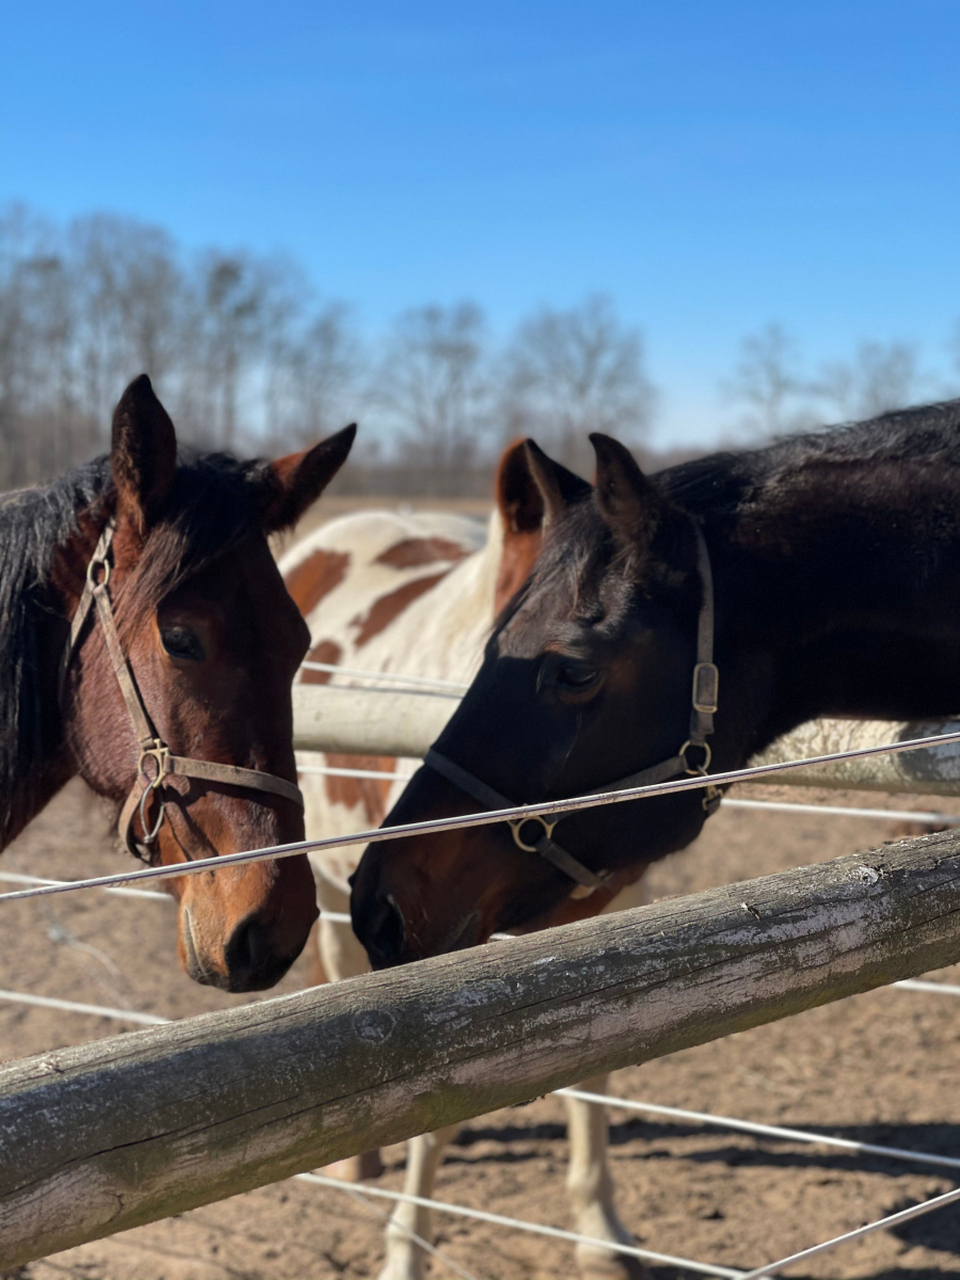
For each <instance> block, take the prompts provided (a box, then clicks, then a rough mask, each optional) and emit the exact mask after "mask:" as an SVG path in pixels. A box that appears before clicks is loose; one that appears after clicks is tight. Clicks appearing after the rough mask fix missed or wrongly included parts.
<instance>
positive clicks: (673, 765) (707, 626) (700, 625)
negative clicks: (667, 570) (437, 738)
mask: <svg viewBox="0 0 960 1280" xmlns="http://www.w3.org/2000/svg"><path fill="white" fill-rule="evenodd" d="M691 523H692V524H693V528H694V532H695V533H696V538H697V569H698V571H699V573H700V584H701V590H702V595H701V600H700V614H699V617H698V619H697V661H696V665H695V666H694V668H693V688H692V690H691V695H690V703H691V707H690V728H689V731H688V735H687V738H686V741H685V742H684V743H683V745H682V746H681V747H680V749H679V751H678V752H677V754H676V755H675V756H671V757H670V758H669V760H662V761H661V762H660V763H659V764H654V765H651V766H650V767H649V768H647V769H641V770H640V771H639V772H638V773H630V774H627V776H626V777H625V778H618V779H617V781H616V782H611V783H608V784H607V785H606V786H604V787H597V788H596V789H595V790H593V791H590V792H588V793H587V794H589V795H594V796H602V795H609V794H610V793H611V792H613V791H623V790H625V789H626V788H628V787H643V786H650V785H652V784H653V783H656V782H666V781H667V779H669V778H675V777H677V776H678V775H679V774H684V773H688V774H702V775H703V776H704V777H706V775H707V770H708V769H709V767H710V744H709V743H708V742H707V738H708V736H709V735H710V734H711V733H713V717H714V715H715V714H716V710H717V697H718V692H719V685H720V673H719V672H718V671H717V668H716V666H715V665H714V661H713V633H714V627H715V618H714V605H713V571H712V570H711V567H710V553H709V551H708V550H707V543H706V540H705V538H704V536H703V530H702V529H701V528H700V523H699V521H698V520H696V519H694V518H693V517H692V516H691ZM691 750H694V751H697V752H699V753H700V756H701V759H700V760H699V762H698V763H696V764H694V763H693V762H691V760H690V758H689V756H688V754H687V753H688V752H689V751H691ZM423 763H424V764H425V765H427V767H428V768H430V769H433V771H434V773H439V774H440V776H441V777H443V778H446V780H447V781H448V782H452V783H453V785H454V786H455V787H458V788H459V789H460V790H461V791H463V792H464V793H465V794H466V795H468V796H472V797H473V799H474V800H479V802H480V803H481V804H482V805H485V806H486V808H488V809H510V808H513V807H514V805H515V804H516V801H514V800H511V799H510V798H509V797H508V796H504V795H501V794H500V792H499V791H496V790H494V788H493V787H491V786H489V785H488V784H487V783H486V782H482V781H481V780H480V779H479V778H475V777H474V776H473V774H472V773H468V772H467V770H466V769H463V768H461V767H460V765H458V764H455V763H454V761H452V760H450V759H448V758H447V757H446V756H445V755H442V754H441V753H440V752H439V751H437V750H436V749H435V748H434V747H431V748H430V750H429V751H428V752H427V754H426V756H425V758H424V761H423ZM720 799H721V796H720V792H719V790H718V789H717V788H716V787H714V786H707V787H705V789H704V797H703V807H704V809H705V810H706V811H707V813H713V812H714V811H715V810H716V809H717V806H718V805H719V804H720ZM563 816H564V815H563V814H560V815H559V816H558V817H556V818H554V819H553V820H552V821H551V820H550V819H549V818H546V817H541V816H539V815H537V816H535V817H531V818H513V819H507V825H508V826H509V827H510V830H511V832H512V833H513V839H514V842H515V843H516V844H517V846H518V847H519V848H521V849H523V850H525V851H526V852H528V853H538V854H539V855H540V857H541V858H545V859H546V860H547V862H549V863H551V864H552V865H553V866H555V867H556V868H557V870H558V871H562V872H563V873H564V875H566V876H569V877H570V879H571V880H575V881H576V882H577V884H579V885H583V887H584V888H585V889H588V890H593V889H599V888H600V887H601V886H602V885H603V884H605V882H606V879H607V875H608V873H607V872H605V871H599V872H594V871H591V870H590V869H589V867H585V866H584V865H583V863H582V862H579V861H578V860H577V859H576V858H575V857H574V856H573V855H572V854H571V853H568V852H567V850H566V849H564V848H563V846H562V845H560V844H558V843H557V842H556V840H554V838H553V830H554V827H556V825H557V823H558V822H560V821H561V820H562V818H563ZM528 822H538V823H539V824H540V826H541V827H542V828H543V834H542V835H541V836H540V837H539V839H537V840H536V841H534V842H533V843H532V844H531V843H528V842H527V841H525V840H523V839H521V836H520V832H521V830H522V828H523V827H524V826H525V825H526V824H527V823H528Z"/></svg>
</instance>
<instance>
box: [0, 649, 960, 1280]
mask: <svg viewBox="0 0 960 1280" xmlns="http://www.w3.org/2000/svg"><path fill="white" fill-rule="evenodd" d="M304 666H305V667H306V668H307V669H308V670H309V669H315V670H318V671H322V672H325V673H329V674H335V675H337V676H338V677H341V678H350V679H369V680H375V681H378V682H380V684H379V685H376V686H373V687H369V686H367V687H368V688H369V691H370V692H377V691H379V688H381V687H382V686H383V684H385V683H386V684H389V683H394V684H406V685H407V686H408V687H410V691H416V692H428V691H429V692H432V693H435V694H437V695H438V696H454V694H458V693H460V692H462V691H463V689H464V688H465V686H462V685H458V684H455V683H454V682H450V681H436V680H430V679H428V678H426V677H402V676H396V677H393V676H391V677H387V676H385V674H384V673H383V672H370V671H363V670H359V669H352V668H337V667H332V666H329V665H328V664H320V663H305V664H304ZM958 742H960V732H955V733H945V734H939V735H936V736H931V737H925V738H920V739H913V740H909V741H905V742H894V743H886V744H883V745H881V746H873V747H866V748H858V749H853V750H850V751H842V752H834V753H831V754H829V755H822V756H817V757H811V758H807V759H803V760H792V761H787V762H776V763H771V764H767V765H762V766H754V767H748V768H745V769H739V770H730V771H727V772H726V773H721V774H713V775H710V776H709V777H699V776H698V777H691V778H682V779H678V780H675V781H674V782H670V783H660V784H656V785H654V786H646V787H634V788H627V789H624V790H621V791H618V792H613V793H609V794H603V795H597V794H589V795H583V796H578V797H573V798H572V799H569V800H563V801H551V802H545V803H542V804H534V805H517V806H513V807H511V808H509V809H504V810H498V811H494V812H488V813H482V814H470V815H466V816H463V817H458V818H454V819H441V820H437V821H433V822H424V823H410V824H404V825H402V826H397V827H392V828H378V829H376V830H368V831H360V832H355V833H352V834H350V835H346V836H339V837H324V838H321V839H314V840H306V841H302V842H299V843H297V844H293V845H281V846H274V847H272V848H270V849H263V850H250V851H245V852H243V853H238V854H232V855H226V856H224V857H220V858H208V859H201V860H197V861H196V862H193V863H188V864H177V865H175V866H170V867H149V868H144V869H143V870H138V871H134V872H128V873H126V874H122V873H121V874H115V875H108V876H96V877H89V878H86V879H78V880H72V881H63V880H52V879H45V878H42V877H35V876H29V875H26V874H23V873H16V872H7V871H4V872H0V881H3V882H5V883H9V884H16V885H19V886H21V887H20V888H19V889H17V890H16V891H14V892H10V893H4V894H0V902H4V901H15V900H23V899H29V898H37V897H45V896H48V895H50V894H57V893H64V892H73V891H78V890H82V889H96V890H100V891H103V892H107V893H110V894H113V895H116V896H123V897H126V898H129V899H131V900H132V899H134V898H136V899H139V900H152V901H167V902H169V901H171V900H172V899H171V898H170V897H169V895H167V894H166V893H162V892H157V891H153V890H150V889H143V888H136V887H131V884H132V883H140V882H143V881H147V880H150V881H152V880H156V879H162V878H165V877H169V876H182V875H184V874H196V873H198V872H201V871H207V870H219V869H222V868H224V867H226V866H231V865H237V864H243V863H247V862H254V861H261V860H265V859H269V858H278V857H287V856H293V855H295V854H300V853H304V852H309V851H314V850H316V851H322V850H326V849H331V848H339V847H342V846H345V845H356V844H367V843H373V842H375V841H379V840H385V839H391V838H394V837H397V836H409V835H426V834H430V833H431V832H436V831H442V830H451V829H459V828H463V827H467V826H473V825H488V824H492V823H498V822H502V821H504V820H505V819H507V818H521V817H527V816H536V815H537V814H558V813H566V812H572V811H576V810H578V809H584V808H591V807H594V806H596V805H601V804H609V803H620V802H625V801H632V800H640V799H645V798H650V797H652V796H658V795H666V794H672V793H674V792H677V791H686V790H695V789H698V788H700V787H703V786H706V785H711V784H712V785H729V784H733V783H736V782H744V781H756V780H758V779H760V778H762V777H767V776H770V777H775V776H776V775H777V774H779V773H782V772H784V771H785V770H789V769H799V768H803V767H805V766H811V765H822V764H830V763H838V762H841V761H845V760H850V759H854V758H858V757H864V756H876V755H882V754H893V753H898V752H904V751H911V750H917V749H930V748H931V747H936V746H939V745H944V746H945V745H950V744H955V743H958ZM298 770H299V772H301V773H303V774H311V773H313V774H318V775H326V776H332V777H354V778H373V779H376V780H380V781H387V780H389V781H391V782H393V781H400V780H406V779H407V778H408V777H409V776H410V775H409V773H407V772H404V771H403V770H398V769H392V770H382V771H381V770H375V769H361V768H356V769H351V768H347V767H340V766H330V765H313V764H310V763H308V762H303V763H301V764H299V765H298ZM723 804H724V807H727V808H741V809H747V810H759V811H763V810H766V811H770V812H781V813H793V814H797V815H812V814H816V815H819V816H824V815H829V816H843V817H850V818H858V819H862V820H883V821H888V822H889V821H891V820H894V821H897V820H899V821H911V822H917V823H920V824H924V825H928V826H942V827H948V826H958V825H960V815H955V814H947V813H941V812H929V811H913V810H890V809H879V808H873V809H871V808H857V807H853V806H837V805H816V804H803V803H792V802H791V803H787V802H779V801H763V800H741V799H739V798H734V799H725V800H724V802H723ZM324 916H325V918H326V919H328V920H330V921H331V922H334V923H340V924H346V923H349V921H350V917H349V916H348V915H346V914H344V913H324ZM894 986H895V987H896V988H898V989H900V990H907V991H914V992H922V993H935V994H939V995H944V996H953V997H956V996H960V985H954V984H950V983H943V982H935V981H926V980H910V981H904V982H899V983H896V984H894ZM0 1000H2V1001H8V1002H13V1003H19V1004H24V1005H34V1006H38V1007H43V1008H50V1009H57V1010H59V1011H64V1012H68V1013H76V1014H82V1015H86V1016H93V1017H97V1018H101V1019H104V1020H111V1021H117V1022H125V1023H127V1024H134V1025H141V1026H159V1025H163V1024H166V1023H168V1022H169V1021H170V1019H168V1018H165V1017H162V1016H160V1015H157V1014H150V1013H144V1012H141V1011H138V1010H134V1009H123V1008H115V1007H110V1006H105V1005H98V1004H90V1003H83V1002H78V1001H70V1000H62V999H57V998H54V997H49V996H40V995H31V994H29V993H25V992H19V991H12V990H0ZM556 1093H557V1096H560V1097H567V1098H574V1099H577V1100H579V1101H581V1102H586V1103H591V1104H594V1105H598V1106H606V1107H611V1108H619V1109H621V1110H625V1111H627V1112H631V1113H636V1114H644V1115H650V1116H657V1117H662V1118H670V1119H672V1120H675V1121H678V1122H681V1123H690V1124H698V1125H705V1126H709V1127H713V1128H717V1129H722V1130H728V1131H731V1132H738V1133H743V1134H747V1135H750V1136H753V1137H755V1138H757V1139H763V1140H765V1141H776V1142H786V1143H803V1144H809V1145H815V1146H820V1147H824V1148H827V1149H834V1150H842V1151H845V1152H848V1153H850V1154H852V1155H857V1156H868V1157H870V1158H871V1159H884V1160H889V1161H891V1162H893V1163H898V1162H899V1163H906V1164H909V1165H913V1166H924V1167H928V1168H931V1169H939V1170H944V1171H950V1172H951V1173H952V1174H953V1173H958V1174H960V1158H957V1157H952V1156H946V1155H941V1154H938V1153H933V1152H925V1151H919V1150H911V1149H907V1148H901V1147H894V1146H885V1145H880V1144H873V1143H865V1142H858V1141H855V1140H852V1139H847V1138H843V1137H840V1136H837V1135H832V1134H827V1133H818V1132H814V1131H810V1130H804V1129H796V1128H790V1127H785V1126H779V1125H770V1124H762V1123H759V1122H756V1121H751V1120H747V1119H741V1118H737V1117H732V1116H722V1115H714V1114H712V1113H710V1112H703V1111H694V1110H689V1109H684V1108H678V1107H670V1106H665V1105H662V1104H659V1103H654V1102H646V1101H643V1100H635V1099H629V1098H621V1097H617V1096H615V1095H608V1094H597V1093H591V1092H587V1091H584V1090H580V1089H561V1090H557V1091H556ZM298 1179H299V1180H300V1181H304V1182H307V1183H310V1184H313V1185H316V1186H324V1187H327V1188H331V1189H336V1190H338V1191H340V1192H342V1193H344V1194H347V1195H350V1196H352V1197H353V1198H355V1199H356V1198H358V1197H359V1198H361V1199H362V1200H364V1201H366V1199H367V1198H373V1199H380V1200H388V1201H393V1202H395V1203H410V1204H414V1205H422V1206H424V1207H429V1208H431V1209H434V1210H436V1211H438V1212H441V1213H445V1214H450V1215H456V1216H460V1217H464V1218H469V1219H473V1220H477V1221H482V1222H486V1223H489V1224H492V1225H496V1226H500V1227H503V1228H505V1229H510V1230H516V1231H522V1232H527V1233H536V1234H540V1235H542V1236H546V1237H551V1238H554V1239H559V1240H564V1241H567V1242H570V1243H576V1244H583V1243H586V1244H592V1245H594V1246H597V1247H600V1248H603V1249H607V1250H612V1251H614V1252H618V1253H622V1254H624V1255H626V1256H630V1257H634V1258H637V1259H639V1260H641V1261H644V1262H647V1263H654V1264H659V1265H668V1266H672V1267H677V1268H681V1269H683V1270H685V1271H688V1272H691V1273H694V1274H702V1275H710V1276H719V1277H731V1278H732V1277H736V1278H737V1280H759V1277H762V1276H772V1275H776V1274H778V1273H779V1272H780V1271H782V1270H783V1269H784V1268H786V1267H788V1266H790V1265H793V1264H795V1263H797V1262H800V1261H805V1260H807V1259H811V1258H813V1257H816V1256H818V1255H820V1254H822V1253H824V1252H826V1251H828V1250H832V1249H835V1248H839V1247H840V1246H842V1245H845V1244H847V1243H849V1242H852V1241H854V1240H857V1239H860V1238H862V1237H863V1236H865V1235H867V1234H869V1233H871V1232H874V1231H878V1230H883V1229H887V1228H889V1227H891V1226H895V1225H898V1224H900V1223H902V1222H906V1221H908V1220H910V1219H913V1218H915V1217H917V1216H920V1215H922V1214H926V1213H929V1212H933V1211H935V1210H937V1209H939V1208H942V1207H945V1206H946V1205H949V1204H952V1203H954V1202H956V1201H957V1200H958V1199H960V1188H958V1189H955V1190H952V1191H948V1192H946V1193H944V1194H942V1195H937V1196H934V1197H932V1198H931V1199H929V1200H927V1201H925V1202H923V1203H921V1204H918V1205H913V1206H911V1207H909V1208H908V1209H904V1210H901V1211H899V1212H898V1213H894V1214H890V1215H887V1216H885V1217H881V1218H877V1219H875V1220H873V1221H871V1222H869V1223H867V1224H865V1225H863V1226H860V1227H857V1228H856V1229H854V1230H852V1231H849V1232H846V1233H843V1234H841V1235H838V1236H836V1237H834V1238H832V1239H830V1240H827V1241H823V1242H821V1243H819V1244H816V1245H814V1246H811V1247H810V1248H808V1249H804V1250H801V1251H800V1252H797V1253H794V1254H791V1255H790V1256H788V1257H784V1258H780V1259H778V1260H776V1261H773V1262H770V1263H767V1264H765V1265H763V1266H761V1267H759V1268H757V1269H755V1270H751V1271H744V1270H742V1269H737V1268H731V1267H726V1266H721V1265H719V1264H714V1263H708V1262H701V1261H697V1260H691V1259H687V1258H682V1257H677V1256H674V1255H671V1254H666V1253H660V1252H657V1251H655V1250H650V1249H645V1248H641V1247H639V1246H636V1245H627V1244H616V1243H613V1242H611V1241H609V1240H605V1239H604V1240H599V1239H595V1238H593V1237H589V1236H584V1235H581V1234H579V1233H577V1232H572V1231H567V1230H563V1229H561V1228H559V1227H554V1226H550V1225H547V1224H542V1223H533V1222H528V1221H525V1220H522V1219H519V1218H512V1217H508V1216H504V1215H501V1214H495V1213H490V1212H488V1211H486V1210H482V1209H476V1208H472V1207H470V1206H466V1205H459V1204H451V1203H448V1202H446V1201H442V1200H437V1199H434V1198H424V1197H418V1196H410V1195H406V1194H405V1193H403V1192H397V1191H392V1190H388V1189H386V1188H382V1187H371V1186H367V1185H363V1186H357V1185H355V1184H351V1183H347V1182H344V1181H342V1180H339V1179H336V1178H332V1177H330V1176H328V1175H326V1174H318V1173H305V1174H300V1175H298ZM399 1229H401V1230H405V1231H408V1229H407V1228H405V1227H403V1226H401V1227H400V1228H399ZM408 1234H410V1235H411V1236H412V1238H413V1239H414V1240H415V1241H416V1243H417V1244H418V1245H420V1246H421V1247H422V1248H424V1249H425V1250H426V1251H427V1252H429V1253H431V1254H432V1256H434V1257H435V1259H436V1260H437V1261H438V1262H440V1263H441V1264H443V1265H446V1266H447V1267H448V1268H449V1269H451V1270H453V1271H454V1272H455V1273H456V1274H458V1275H460V1276H464V1277H466V1278H467V1280H475V1278H474V1277H473V1275H472V1273H471V1272H470V1271H468V1270H467V1269H466V1268H464V1267H463V1266H462V1265H461V1264H460V1263H458V1262H456V1261H454V1260H452V1259H450V1258H448V1257H446V1256H445V1255H444V1254H442V1253H441V1252H440V1251H439V1250H437V1249H436V1248H435V1246H433V1245H432V1244H431V1243H430V1242H429V1241H426V1240H423V1239H422V1238H421V1237H419V1236H417V1235H416V1233H413V1232H409V1231H408Z"/></svg>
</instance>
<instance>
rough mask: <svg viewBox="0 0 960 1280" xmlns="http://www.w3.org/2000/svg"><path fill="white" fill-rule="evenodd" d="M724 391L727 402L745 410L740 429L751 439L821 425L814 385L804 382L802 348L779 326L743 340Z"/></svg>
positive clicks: (774, 325) (773, 326)
mask: <svg viewBox="0 0 960 1280" xmlns="http://www.w3.org/2000/svg"><path fill="white" fill-rule="evenodd" d="M722 390H723V392H724V395H725V398H726V399H727V400H728V401H732V402H734V403H740V404H743V405H745V406H746V410H747V411H746V413H745V415H744V417H743V419H742V421H741V426H742V427H743V428H745V429H746V431H747V432H749V434H751V435H756V436H774V435H780V434H781V433H782V432H784V431H798V430H802V429H804V428H808V427H811V426H814V425H816V423H817V422H818V421H819V417H818V415H817V413H816V411H815V409H814V408H813V405H812V403H811V395H812V388H811V385H810V382H809V380H807V379H805V378H804V377H803V376H802V371H801V368H800V361H799V351H798V347H797V343H796V341H795V340H794V338H793V337H792V336H791V335H790V334H789V333H787V331H786V330H785V329H784V328H783V326H782V325H780V324H777V323H775V322H774V323H771V324H768V325H767V326H766V328H764V329H761V330H760V332H759V333H754V334H748V335H747V336H746V337H745V338H743V340H742V341H741V343H740V359H739V361H738V363H737V366H736V369H735V370H734V374H733V377H732V378H731V379H730V380H729V381H728V382H726V383H724V384H722Z"/></svg>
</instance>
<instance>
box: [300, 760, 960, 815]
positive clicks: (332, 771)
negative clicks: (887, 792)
mask: <svg viewBox="0 0 960 1280" xmlns="http://www.w3.org/2000/svg"><path fill="white" fill-rule="evenodd" d="M297 773H318V774H321V775H323V776H324V777H329V778H375V779H376V780H377V782H400V781H402V780H403V781H407V782H409V781H410V779H411V778H412V777H413V774H412V773H396V772H395V771H394V770H392V769H347V768H343V769H341V768H340V767H339V766H338V765H329V764H298V765H297ZM957 821H958V822H960V818H958V819H957Z"/></svg>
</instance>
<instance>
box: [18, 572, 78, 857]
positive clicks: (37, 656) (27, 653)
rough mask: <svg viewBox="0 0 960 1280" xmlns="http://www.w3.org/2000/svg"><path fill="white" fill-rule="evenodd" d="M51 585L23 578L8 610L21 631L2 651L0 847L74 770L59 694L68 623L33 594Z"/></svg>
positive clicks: (49, 589) (48, 603)
mask: <svg viewBox="0 0 960 1280" xmlns="http://www.w3.org/2000/svg"><path fill="white" fill-rule="evenodd" d="M51 591H52V589H51V588H50V587H49V585H41V586H39V587H38V586H37V584H32V583H31V584H29V585H26V584H25V586H24V588H23V595H22V597H21V599H20V600H19V601H18V602H16V603H14V602H11V604H12V606H13V608H12V610H11V612H15V613H16V615H17V616H16V618H15V620H12V623H11V625H12V627H15V628H16V629H18V630H19V631H20V633H21V634H20V636H19V637H18V638H17V639H16V640H15V641H14V643H15V644H16V646H17V648H18V649H19V650H20V652H19V653H14V654H8V655H7V656H8V657H9V658H12V661H10V662H8V663H6V664H5V668H4V671H3V672H2V673H0V678H2V679H4V680H6V681H9V685H8V687H7V689H6V690H5V691H4V697H3V698H2V700H0V701H2V707H3V724H2V725H0V732H2V733H3V735H4V738H5V740H6V746H5V749H4V751H3V758H2V760H0V772H2V775H3V776H2V778H0V793H2V803H0V849H3V848H5V847H6V846H7V845H8V844H9V843H10V841H11V840H13V839H15V837H16V836H17V835H19V834H20V832H21V831H22V830H23V828H24V827H25V826H26V825H27V823H28V822H30V820H31V819H32V818H34V817H35V816H36V815H37V814H38V813H39V812H40V810H41V809H43V808H44V806H45V805H46V804H48V803H49V801H50V800H51V799H52V798H53V796H54V795H56V793H57V792H58V791H59V790H60V788H61V787H62V786H64V784H65V783H67V782H68V781H69V780H70V778H71V777H72V776H73V775H74V774H75V773H76V771H77V770H76V765H75V763H74V762H73V760H72V758H71V756H70V752H69V750H68V747H67V744H66V740H65V729H64V718H63V715H62V712H61V709H60V702H59V697H58V683H59V665H60V657H61V654H62V652H63V646H64V644H65V642H66V638H67V634H68V625H67V622H66V620H65V618H64V617H63V616H62V614H61V612H60V611H59V609H58V608H57V607H56V606H55V605H54V602H53V600H52V599H51V600H49V601H47V600H43V601H41V600H40V599H39V598H38V597H39V596H40V595H45V594H47V593H48V592H51ZM11 747H12V748H13V755H12V757H11V752H10V748H11Z"/></svg>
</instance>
